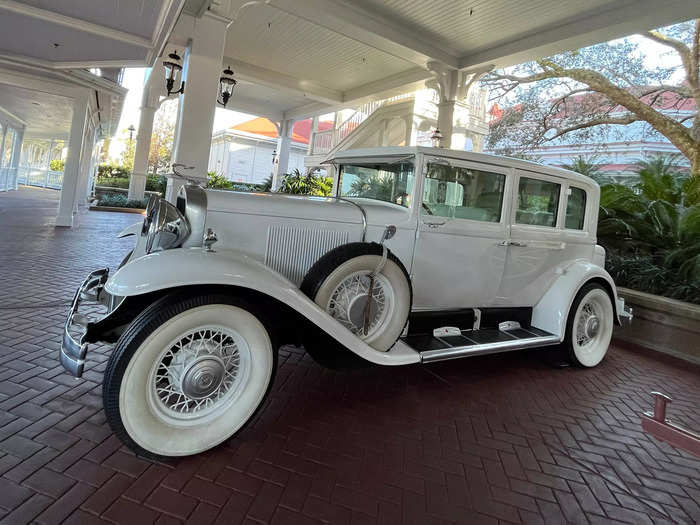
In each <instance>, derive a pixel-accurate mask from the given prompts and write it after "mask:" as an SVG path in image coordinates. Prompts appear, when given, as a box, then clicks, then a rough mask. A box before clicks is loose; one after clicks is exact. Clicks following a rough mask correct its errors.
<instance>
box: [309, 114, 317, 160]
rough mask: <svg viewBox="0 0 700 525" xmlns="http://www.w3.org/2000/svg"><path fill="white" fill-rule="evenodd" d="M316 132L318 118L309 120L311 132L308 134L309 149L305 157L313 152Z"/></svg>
mask: <svg viewBox="0 0 700 525" xmlns="http://www.w3.org/2000/svg"><path fill="white" fill-rule="evenodd" d="M317 131H318V117H314V118H312V119H311V131H310V132H309V149H308V150H307V151H306V154H307V155H311V154H312V153H313V151H314V136H315V135H316V132H317Z"/></svg>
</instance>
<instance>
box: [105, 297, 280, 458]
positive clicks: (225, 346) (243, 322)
mask: <svg viewBox="0 0 700 525" xmlns="http://www.w3.org/2000/svg"><path fill="white" fill-rule="evenodd" d="M264 319H266V318H265V316H264V313H262V312H261V311H260V308H259V307H258V306H257V305H256V304H254V303H250V302H247V301H245V300H243V299H238V298H233V297H229V296H221V295H215V294H212V295H202V296H191V297H183V296H177V295H173V296H166V297H164V298H162V299H161V300H160V301H158V302H156V303H154V304H152V305H151V306H150V307H149V308H147V309H146V310H144V311H143V312H142V313H141V314H139V316H138V317H137V318H136V319H135V320H134V321H132V323H131V325H130V326H129V328H127V330H126V331H125V332H124V333H123V334H122V336H121V338H120V339H119V341H118V342H117V344H116V346H115V348H114V350H113V352H112V355H111V356H110V360H109V363H108V364H107V369H106V370H105V381H104V384H103V399H104V405H105V413H106V415H107V420H108V421H109V424H110V426H111V427H112V429H114V431H115V432H116V434H117V436H119V438H120V439H121V440H122V441H124V443H126V444H127V445H128V446H129V447H130V448H132V449H133V450H134V451H135V452H137V453H139V454H142V455H144V456H147V457H150V458H153V459H162V458H165V457H173V456H188V455H191V454H196V453H199V452H202V451H204V450H208V449H210V448H212V447H214V446H216V445H218V444H219V443H221V442H223V441H225V440H226V439H228V438H229V437H231V436H232V435H233V434H235V433H236V432H237V431H238V430H240V429H241V428H242V427H243V426H244V425H245V424H246V423H247V422H248V421H249V420H250V419H251V417H252V416H253V415H254V414H255V412H256V411H257V410H258V409H259V408H260V407H261V406H262V404H263V402H264V400H265V398H266V397H267V395H268V393H269V389H270V385H271V384H272V383H271V381H272V377H273V374H274V369H275V360H276V358H275V356H276V352H275V349H274V344H273V339H272V338H271V335H270V334H271V332H270V331H269V330H268V328H267V326H269V325H267V324H266V322H264V321H263V320H264Z"/></svg>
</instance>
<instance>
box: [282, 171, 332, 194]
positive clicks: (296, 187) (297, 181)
mask: <svg viewBox="0 0 700 525" xmlns="http://www.w3.org/2000/svg"><path fill="white" fill-rule="evenodd" d="M332 189H333V179H332V178H331V177H321V176H319V175H315V174H313V173H307V174H306V175H304V174H302V173H301V172H300V171H299V170H294V172H293V173H288V174H286V175H285V176H284V178H283V179H282V186H280V189H279V191H280V192H281V193H291V194H294V195H317V196H319V197H328V196H329V195H330V194H331V191H332Z"/></svg>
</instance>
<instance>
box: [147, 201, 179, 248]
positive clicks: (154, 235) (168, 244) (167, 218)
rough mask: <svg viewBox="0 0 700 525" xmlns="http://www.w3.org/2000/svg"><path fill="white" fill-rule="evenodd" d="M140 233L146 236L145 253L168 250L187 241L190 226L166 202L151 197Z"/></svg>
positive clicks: (177, 211)
mask: <svg viewBox="0 0 700 525" xmlns="http://www.w3.org/2000/svg"><path fill="white" fill-rule="evenodd" d="M141 233H142V235H145V236H146V253H152V252H156V251H160V250H169V249H170V248H177V247H178V246H180V245H181V244H182V243H183V242H184V241H185V240H186V239H187V237H188V236H189V235H190V224H189V222H188V221H187V218H186V217H185V216H184V215H183V214H182V213H180V211H179V210H178V209H177V208H176V207H175V206H173V205H172V204H170V203H169V202H168V201H166V200H165V199H161V198H159V197H151V199H150V200H149V201H148V207H147V208H146V218H145V219H144V221H143V229H142V231H141Z"/></svg>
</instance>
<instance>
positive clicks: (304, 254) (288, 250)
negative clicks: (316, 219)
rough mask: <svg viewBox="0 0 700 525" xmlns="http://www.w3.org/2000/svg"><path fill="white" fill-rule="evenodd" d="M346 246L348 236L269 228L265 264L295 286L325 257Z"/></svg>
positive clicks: (277, 227)
mask: <svg viewBox="0 0 700 525" xmlns="http://www.w3.org/2000/svg"><path fill="white" fill-rule="evenodd" d="M347 242H348V232H339V231H332V230H317V229H310V228H289V227H284V226H270V228H269V229H268V231H267V247H266V249H265V264H266V265H267V266H269V267H270V268H272V269H273V270H276V271H278V272H279V273H281V274H282V275H284V276H285V277H287V279H289V280H290V281H292V282H293V283H295V284H296V285H297V286H299V285H300V284H301V281H302V280H303V279H304V276H305V275H306V272H308V271H309V268H311V266H312V265H313V264H314V263H315V262H316V261H317V260H318V259H319V258H320V257H321V256H322V255H324V254H326V253H327V252H329V251H330V250H332V249H333V248H336V247H337V246H340V245H341V244H345V243H347Z"/></svg>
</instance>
